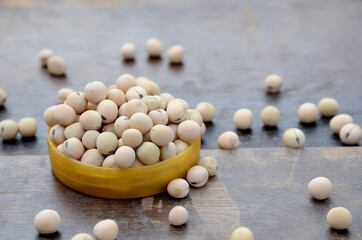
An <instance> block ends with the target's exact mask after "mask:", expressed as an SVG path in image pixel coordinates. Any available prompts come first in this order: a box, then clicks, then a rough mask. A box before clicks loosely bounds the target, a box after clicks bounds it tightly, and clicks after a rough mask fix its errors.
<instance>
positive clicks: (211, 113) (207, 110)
mask: <svg viewBox="0 0 362 240" xmlns="http://www.w3.org/2000/svg"><path fill="white" fill-rule="evenodd" d="M195 109H196V110H197V111H199V112H200V113H201V116H202V119H203V121H204V122H211V121H212V119H213V118H214V117H215V112H216V110H215V107H214V105H212V104H211V103H209V102H200V103H199V104H197V105H196V108H195Z"/></svg>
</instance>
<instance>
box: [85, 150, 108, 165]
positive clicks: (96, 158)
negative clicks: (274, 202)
mask: <svg viewBox="0 0 362 240" xmlns="http://www.w3.org/2000/svg"><path fill="white" fill-rule="evenodd" d="M103 160H104V156H103V155H102V154H101V153H100V152H99V151H98V150H97V149H95V148H92V149H89V150H87V151H85V153H84V154H83V156H82V158H81V159H80V162H81V163H84V164H87V165H92V166H98V167H100V166H102V163H103Z"/></svg>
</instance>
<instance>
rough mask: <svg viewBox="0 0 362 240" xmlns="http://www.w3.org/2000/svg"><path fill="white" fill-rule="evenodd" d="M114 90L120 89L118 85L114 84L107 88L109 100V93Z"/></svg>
mask: <svg viewBox="0 0 362 240" xmlns="http://www.w3.org/2000/svg"><path fill="white" fill-rule="evenodd" d="M112 89H118V88H117V85H116V84H112V85H111V86H109V87H108V88H107V98H108V92H109V91H111V90H112ZM118 90H119V89H118Z"/></svg>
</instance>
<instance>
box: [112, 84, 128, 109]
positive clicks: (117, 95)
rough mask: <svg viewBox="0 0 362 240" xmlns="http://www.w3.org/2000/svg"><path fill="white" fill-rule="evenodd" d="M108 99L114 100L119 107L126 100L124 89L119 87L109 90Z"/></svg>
mask: <svg viewBox="0 0 362 240" xmlns="http://www.w3.org/2000/svg"><path fill="white" fill-rule="evenodd" d="M107 99H109V100H112V101H113V102H114V103H115V104H116V105H117V107H120V106H121V105H122V104H123V103H125V102H126V96H125V95H124V93H123V92H122V90H120V89H118V88H116V89H111V90H108V92H107Z"/></svg>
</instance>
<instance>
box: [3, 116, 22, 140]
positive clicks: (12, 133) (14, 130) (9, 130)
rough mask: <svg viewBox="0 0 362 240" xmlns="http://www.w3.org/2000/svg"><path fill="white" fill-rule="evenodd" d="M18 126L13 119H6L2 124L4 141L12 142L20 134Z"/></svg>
mask: <svg viewBox="0 0 362 240" xmlns="http://www.w3.org/2000/svg"><path fill="white" fill-rule="evenodd" d="M18 131H19V127H18V124H17V123H16V122H15V121H14V120H11V119H5V120H3V121H1V122H0V137H1V138H2V139H4V140H12V139H14V138H15V137H16V135H17V134H18Z"/></svg>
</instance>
